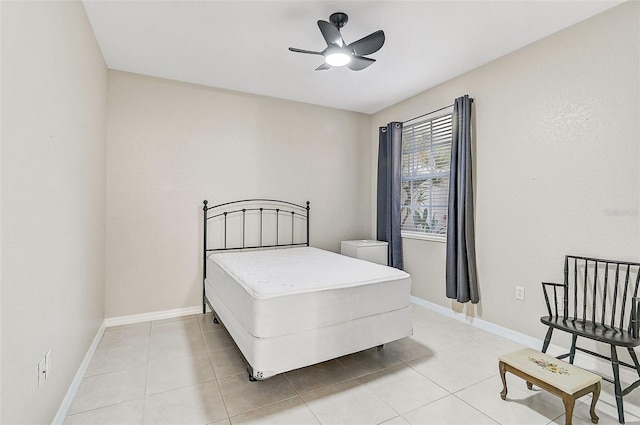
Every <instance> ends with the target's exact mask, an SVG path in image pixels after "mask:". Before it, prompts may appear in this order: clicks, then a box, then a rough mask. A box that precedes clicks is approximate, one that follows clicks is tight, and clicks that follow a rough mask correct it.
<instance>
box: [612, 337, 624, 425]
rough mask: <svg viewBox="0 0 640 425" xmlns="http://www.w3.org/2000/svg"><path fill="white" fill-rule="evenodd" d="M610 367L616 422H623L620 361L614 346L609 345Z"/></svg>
mask: <svg viewBox="0 0 640 425" xmlns="http://www.w3.org/2000/svg"><path fill="white" fill-rule="evenodd" d="M611 367H612V368H613V385H614V387H615V392H616V405H617V406H618V422H620V423H621V424H623V423H624V410H623V405H622V387H621V385H620V363H619V362H618V353H617V352H616V346H615V345H611Z"/></svg>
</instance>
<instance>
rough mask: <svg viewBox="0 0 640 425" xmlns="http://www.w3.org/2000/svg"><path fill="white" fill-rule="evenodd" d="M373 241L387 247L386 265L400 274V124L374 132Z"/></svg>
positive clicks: (394, 123) (392, 123)
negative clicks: (377, 241) (376, 190)
mask: <svg viewBox="0 0 640 425" xmlns="http://www.w3.org/2000/svg"><path fill="white" fill-rule="evenodd" d="M378 135H379V145H378V192H377V193H378V197H377V239H378V240H379V241H385V242H388V243H389V252H388V264H389V265H390V266H391V267H395V268H397V269H400V270H402V267H403V265H402V237H401V236H400V202H401V200H400V189H401V186H400V185H401V180H400V179H401V161H402V123H401V122H391V123H389V124H388V125H387V126H386V127H380V128H379V131H378Z"/></svg>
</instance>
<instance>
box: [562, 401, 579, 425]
mask: <svg viewBox="0 0 640 425" xmlns="http://www.w3.org/2000/svg"><path fill="white" fill-rule="evenodd" d="M562 402H563V403H564V410H565V418H564V425H571V420H572V419H573V407H574V406H575V404H576V400H575V399H574V398H573V396H570V395H568V394H566V395H564V394H563V395H562Z"/></svg>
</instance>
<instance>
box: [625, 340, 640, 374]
mask: <svg viewBox="0 0 640 425" xmlns="http://www.w3.org/2000/svg"><path fill="white" fill-rule="evenodd" d="M627 350H629V355H630V356H631V359H632V360H633V364H634V365H635V367H636V372H638V377H639V378H640V364H639V363H638V356H636V351H635V350H634V349H633V347H627Z"/></svg>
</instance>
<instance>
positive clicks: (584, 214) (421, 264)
mask: <svg viewBox="0 0 640 425" xmlns="http://www.w3.org/2000/svg"><path fill="white" fill-rule="evenodd" d="M639 6H640V3H639V2H637V1H633V2H628V3H626V4H623V5H621V6H619V7H616V8H613V9H611V10H610V11H607V12H605V13H603V14H601V15H597V16H595V17H593V18H591V19H589V20H587V21H584V22H582V23H579V24H577V25H575V26H573V27H570V28H568V29H566V30H563V31H561V32H559V33H556V34H554V35H552V36H550V37H547V38H545V39H543V40H541V41H539V42H536V43H534V44H531V45H529V46H527V47H525V48H523V49H521V50H518V51H516V52H514V53H512V54H510V55H508V56H505V57H503V58H501V59H499V60H496V61H494V62H491V63H489V64H487V65H485V66H483V67H481V68H478V69H476V70H474V71H471V72H469V73H467V74H465V75H463V76H461V77H459V78H455V79H453V80H451V81H448V82H446V83H444V84H442V85H440V86H437V87H435V88H433V89H430V90H428V91H426V92H423V93H421V94H420V95H418V96H415V97H413V98H411V99H408V100H406V101H403V102H401V103H399V104H397V105H394V106H392V107H390V108H387V109H385V110H383V111H381V112H379V113H377V114H375V115H374V116H373V119H372V129H371V131H372V140H373V141H374V142H373V143H374V145H376V144H377V141H376V138H377V128H378V126H381V125H384V124H386V123H387V122H389V121H392V120H399V121H403V120H407V119H410V118H412V117H414V116H417V115H421V114H423V113H426V112H428V111H431V110H435V109H438V108H440V107H443V106H446V105H449V104H451V103H452V101H453V99H454V98H456V97H458V96H462V95H464V94H469V95H470V96H472V97H474V98H475V103H474V108H475V130H476V136H477V137H476V147H475V153H474V154H475V158H474V161H475V163H474V166H475V170H474V179H475V181H474V183H475V186H476V191H475V199H476V234H477V242H476V250H477V256H478V275H479V285H480V292H481V303H480V304H479V305H478V306H477V308H476V309H471V311H467V312H468V313H469V314H471V315H476V316H479V317H481V318H482V319H484V320H487V321H489V322H492V323H495V324H498V325H502V326H505V327H507V328H510V329H514V330H516V331H520V332H522V333H525V334H528V335H531V336H534V337H537V338H542V337H543V336H544V331H545V329H544V327H543V326H542V325H541V324H540V323H539V321H538V319H539V317H540V316H541V315H542V313H543V312H544V311H545V307H544V301H543V298H542V291H541V288H540V281H542V280H546V281H558V280H560V281H561V279H562V277H563V276H562V265H563V255H564V254H567V253H573V254H583V255H591V256H597V257H604V258H616V259H628V260H635V261H640V238H639V237H638V235H639V234H640V232H639V229H640V217H639V215H638V209H639V208H640V172H639V167H638V158H639V155H640V104H639V100H638V99H639V98H640V92H639V79H640V77H639V76H640V67H639V55H640V54H639V52H640V27H639V19H638V16H640V10H639ZM376 154H377V151H376V150H374V151H373V152H372V157H373V160H372V163H375V161H376V160H377V159H376ZM373 184H374V185H375V180H374V182H373ZM374 193H375V192H374ZM373 198H375V196H373ZM612 209H619V210H625V211H626V212H627V213H626V215H622V216H614V215H607V210H612ZM374 213H375V212H374ZM404 249H405V257H406V260H405V265H406V269H407V271H409V272H410V273H411V274H412V276H413V284H414V286H413V294H414V295H416V296H418V297H420V298H423V299H426V300H429V301H431V302H434V303H437V304H440V305H442V306H446V307H450V308H453V309H454V310H456V311H460V310H461V309H462V306H460V305H455V304H452V302H451V300H449V299H447V298H446V297H445V284H444V270H445V269H444V261H445V244H444V243H436V242H427V241H421V240H409V239H405V240H404ZM516 285H518V286H524V287H525V290H526V300H525V301H524V302H523V301H518V300H516V299H515V296H514V293H515V286H516ZM467 308H468V306H466V307H465V310H466V309H467ZM515 319H517V320H515Z"/></svg>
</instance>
